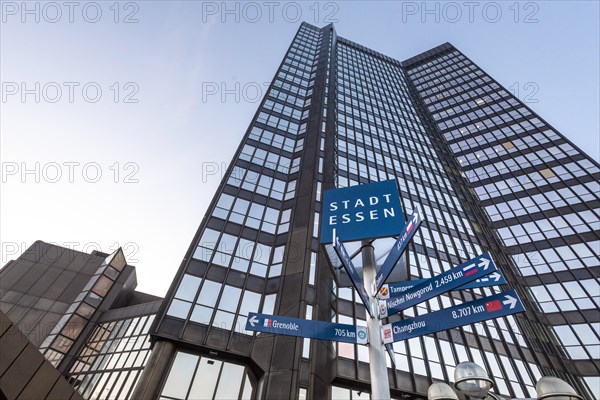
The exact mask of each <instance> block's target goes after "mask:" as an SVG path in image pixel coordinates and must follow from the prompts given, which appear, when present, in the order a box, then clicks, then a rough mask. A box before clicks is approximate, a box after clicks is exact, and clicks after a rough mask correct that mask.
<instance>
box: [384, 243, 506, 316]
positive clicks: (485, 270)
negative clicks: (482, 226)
mask: <svg viewBox="0 0 600 400" xmlns="http://www.w3.org/2000/svg"><path fill="white" fill-rule="evenodd" d="M496 271H497V268H496V265H495V264H494V262H493V261H492V256H490V253H488V252H485V253H483V254H482V255H480V256H479V257H476V258H474V259H472V260H469V261H466V262H464V263H462V264H460V265H458V266H456V267H454V268H452V269H449V270H448V271H446V272H442V273H441V274H439V275H437V276H434V277H433V278H429V279H427V280H425V281H424V282H421V283H419V284H417V285H415V286H413V287H412V288H410V289H407V290H405V291H404V292H402V293H401V294H400V295H399V296H397V297H393V298H390V299H388V300H380V301H379V318H385V317H387V316H388V315H392V314H396V313H399V312H400V311H402V310H406V309H407V308H409V307H412V306H414V305H417V304H419V303H422V302H424V301H426V300H429V299H431V298H434V297H437V296H439V295H440V294H442V293H445V292H447V291H449V290H453V289H456V288H458V287H460V286H462V285H464V284H466V283H469V282H471V281H474V280H475V279H478V278H481V277H482V276H485V275H487V274H490V273H492V272H496Z"/></svg>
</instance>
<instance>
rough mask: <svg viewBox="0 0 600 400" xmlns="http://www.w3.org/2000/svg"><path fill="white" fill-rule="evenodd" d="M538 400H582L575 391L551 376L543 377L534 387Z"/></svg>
mask: <svg viewBox="0 0 600 400" xmlns="http://www.w3.org/2000/svg"><path fill="white" fill-rule="evenodd" d="M535 391H536V392H537V397H538V400H542V399H545V400H575V399H579V400H583V397H582V396H580V395H578V394H577V392H576V391H575V389H573V388H572V387H571V385H569V384H568V383H567V382H565V381H563V380H562V379H559V378H555V377H553V376H543V377H541V378H540V380H539V381H538V383H537V384H536V385H535Z"/></svg>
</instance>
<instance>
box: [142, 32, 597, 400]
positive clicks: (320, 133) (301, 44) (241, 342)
mask: <svg viewBox="0 0 600 400" xmlns="http://www.w3.org/2000/svg"><path fill="white" fill-rule="evenodd" d="M599 178H600V170H599V168H598V165H597V163H595V162H594V161H593V160H591V159H590V158H589V157H588V156H587V155H585V153H583V152H581V151H580V150H579V149H577V148H576V147H575V146H574V145H573V144H572V143H570V142H569V141H568V140H567V139H565V138H564V137H563V136H562V135H560V134H559V133H558V132H556V131H555V130H554V129H553V128H552V127H550V126H549V125H547V124H546V123H545V122H544V121H543V120H542V119H541V118H540V117H539V116H537V115H536V114H535V113H534V112H533V111H532V110H530V109H529V108H527V107H526V106H525V105H523V104H522V103H521V102H520V101H519V100H518V99H516V98H515V97H514V96H513V95H512V94H511V93H510V92H508V91H507V90H505V89H504V88H502V86H500V85H499V84H498V83H497V82H495V81H494V80H493V79H492V78H491V77H489V76H488V75H487V74H486V73H485V72H484V71H483V70H481V69H480V68H478V67H477V66H476V65H475V64H473V63H472V62H471V61H470V60H469V59H468V58H467V57H465V56H464V55H463V54H462V53H460V52H459V51H458V50H456V49H455V48H454V47H453V46H451V45H449V44H445V45H442V46H439V47H437V48H435V49H432V50H430V51H428V52H426V53H423V54H421V55H419V56H416V57H414V58H412V59H409V60H406V61H404V62H399V61H397V60H394V59H392V58H390V57H387V56H385V55H382V54H380V53H377V52H375V51H373V50H370V49H367V48H365V47H363V46H360V45H358V44H356V43H353V42H351V41H349V40H347V39H344V38H341V37H338V36H337V34H336V32H335V30H334V28H333V26H331V25H329V26H327V27H325V28H322V29H318V28H316V27H313V26H310V25H308V24H302V25H301V27H300V29H299V30H298V33H297V34H296V36H295V38H294V39H293V41H292V44H291V46H290V48H289V49H288V51H287V53H286V55H285V57H284V58H283V61H282V63H281V65H280V67H279V69H278V71H277V73H276V75H275V77H274V79H273V81H272V83H271V86H270V87H269V89H268V91H267V93H266V95H265V98H264V99H263V101H262V103H261V105H260V107H259V110H258V112H257V115H256V117H255V118H254V119H253V121H252V123H251V125H250V127H249V129H248V131H247V132H246V135H245V136H244V138H243V140H242V142H241V144H240V147H239V148H238V151H237V152H236V155H235V157H234V159H233V160H232V163H231V166H230V168H229V170H228V171H227V174H226V176H225V177H224V179H223V181H222V183H221V185H220V187H219V189H218V192H217V193H216V194H215V197H214V200H213V202H212V204H211V206H210V208H209V212H208V214H207V216H206V218H205V219H204V220H203V222H202V224H201V226H200V228H199V230H198V233H197V234H196V237H195V238H194V240H193V242H192V244H191V246H190V249H189V251H188V253H187V254H186V257H185V260H184V262H183V263H182V266H181V268H180V270H179V272H178V274H177V276H176V279H175V280H174V282H173V284H172V286H171V288H170V290H169V293H168V294H167V297H166V299H165V301H164V303H163V305H162V307H161V310H160V311H159V313H158V315H157V318H156V320H155V321H154V325H153V327H152V335H153V338H154V340H155V341H168V342H171V343H174V344H175V346H176V348H177V351H176V352H175V353H173V354H172V355H171V356H169V357H170V359H169V365H170V368H169V371H170V372H169V371H165V372H164V373H165V378H164V379H163V380H162V381H161V383H160V389H159V391H158V392H157V393H159V395H160V396H161V398H164V399H187V398H215V399H217V398H253V396H255V395H256V394H257V393H262V394H261V398H298V399H306V398H328V397H329V398H344V399H350V398H352V399H354V398H366V397H365V396H368V391H369V389H368V388H369V381H368V362H369V356H368V350H367V347H365V346H360V345H353V344H347V343H331V342H323V341H317V340H309V339H302V338H291V337H283V336H273V335H266V334H257V333H254V332H248V331H245V329H244V328H245V325H246V320H247V315H248V313H249V312H262V313H266V314H276V315H286V316H291V317H299V318H306V319H319V320H327V321H333V322H339V323H345V324H355V325H362V326H364V325H366V322H365V309H364V306H363V305H362V303H361V302H360V300H359V297H358V294H357V293H356V292H355V291H354V290H353V289H352V288H350V287H342V286H341V285H340V286H339V287H338V285H336V284H335V282H334V280H333V278H332V274H331V272H330V269H329V267H328V265H327V260H326V259H327V257H326V255H325V254H324V252H323V251H322V250H321V248H320V246H319V218H320V211H321V195H322V192H323V190H326V189H329V188H334V187H347V186H353V185H357V184H363V183H368V182H375V181H381V180H386V179H396V180H397V182H398V187H399V188H400V191H401V193H400V194H401V198H402V202H403V208H404V211H405V214H407V215H408V214H410V213H411V211H412V210H413V209H414V208H415V206H417V205H418V206H419V207H420V208H421V210H423V211H424V213H425V215H426V217H425V222H424V223H423V225H422V226H421V228H420V230H419V232H418V233H417V234H416V236H415V238H414V240H413V242H412V243H411V245H410V246H409V251H408V252H407V253H408V254H407V255H405V261H406V265H407V266H408V267H409V269H408V273H409V279H410V278H414V279H418V278H428V277H431V276H433V275H436V274H439V273H440V272H442V271H445V270H447V269H449V268H451V267H453V266H454V265H457V264H459V263H461V262H463V261H466V260H468V259H470V258H473V257H475V256H477V255H479V254H481V253H483V252H484V251H490V252H491V254H492V255H493V257H494V260H495V262H496V264H497V265H498V266H499V268H500V269H501V270H502V272H503V274H504V275H505V277H506V279H507V281H508V283H509V286H510V287H512V288H514V289H516V290H517V291H518V292H519V294H520V296H521V298H522V299H523V300H524V303H525V305H526V308H527V309H528V311H527V313H526V314H523V315H518V316H509V317H503V318H498V319H495V320H490V321H486V322H483V323H478V324H474V325H467V326H463V327H461V328H455V329H451V330H447V331H444V332H440V333H437V334H434V335H428V336H424V337H420V338H414V339H410V340H408V341H404V342H398V343H395V344H394V346H393V350H394V357H395V366H393V365H392V363H391V362H389V361H388V367H389V368H395V369H396V371H395V373H394V374H391V375H390V376H391V377H393V379H392V380H391V382H390V385H391V388H392V396H393V397H395V398H418V397H423V396H424V395H425V393H426V391H427V387H428V386H429V384H430V383H432V382H433V381H434V380H443V381H447V382H450V381H452V380H453V374H454V368H455V366H456V364H457V363H459V362H462V361H474V362H476V363H478V364H480V365H481V366H484V368H485V369H486V370H487V371H489V373H490V375H491V377H492V379H493V380H494V383H495V386H494V387H495V392H496V393H498V394H501V395H505V396H510V397H520V398H524V397H535V383H536V381H537V380H538V379H539V378H540V377H541V376H543V375H554V376H559V377H561V378H563V379H565V380H567V381H568V382H570V383H571V384H572V385H573V386H574V387H576V388H577V390H578V392H580V393H583V394H585V395H586V396H588V397H590V398H592V397H594V396H596V397H598V394H597V392H596V393H594V390H597V387H594V384H595V383H596V382H598V379H597V377H598V376H599V375H600V370H599V369H598V360H599V359H600V354H599V352H600V336H599V330H600V328H599V323H600V316H599V315H598V306H599V305H600V299H599V294H600V293H599V291H600V286H599V283H598V282H599V281H598V276H599V271H600V268H599V267H600V263H599V261H600V256H599V246H600V234H599V231H600V220H599V215H600V212H599V210H600V197H599V196H598V191H599V186H598V180H599ZM393 243H394V238H387V239H377V240H375V241H374V243H373V244H374V247H375V252H376V257H377V259H378V261H379V262H382V261H383V259H385V257H386V255H387V253H388V252H389V250H390V248H391V247H392V245H393ZM346 245H347V248H348V250H349V253H350V254H353V253H356V252H357V250H358V249H359V247H360V244H359V243H358V242H357V243H346ZM353 261H354V263H355V265H356V266H357V267H358V268H361V264H362V261H361V259H360V257H355V258H354V260H353ZM505 289H506V287H504V288H500V287H487V288H479V289H471V290H463V291H453V292H450V293H447V294H445V295H442V296H439V297H438V298H435V299H432V300H429V301H427V302H424V303H422V304H420V305H418V306H416V307H413V308H411V309H408V310H405V311H404V312H403V313H402V315H398V316H392V317H390V321H395V320H398V319H400V318H405V317H411V316H416V315H422V314H426V313H428V312H432V311H436V310H439V309H441V308H446V307H450V306H454V305H458V304H461V303H463V302H466V301H470V300H473V299H476V298H480V297H483V296H488V295H492V294H495V293H499V292H502V291H503V290H505ZM200 377H203V378H200ZM254 377H256V379H255V378H254ZM223 379H228V380H229V381H230V382H231V385H227V386H225V385H222V382H224V380H223ZM204 380H207V381H206V382H208V383H207V384H206V385H203V383H202V382H204ZM234 383H235V384H234ZM588 385H589V386H588ZM198 396H200V397H198ZM202 396H204V397H202Z"/></svg>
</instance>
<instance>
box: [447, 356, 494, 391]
mask: <svg viewBox="0 0 600 400" xmlns="http://www.w3.org/2000/svg"><path fill="white" fill-rule="evenodd" d="M454 382H455V383H454V387H455V388H456V389H457V390H459V391H461V392H462V393H464V394H465V395H467V396H469V397H471V398H473V399H485V398H486V397H487V395H488V393H489V391H490V389H491V388H492V386H494V382H493V381H492V380H491V379H490V377H489V376H488V374H487V372H485V370H484V369H483V368H481V367H480V366H479V365H477V364H475V363H474V362H461V363H460V364H458V365H457V366H456V369H455V370H454Z"/></svg>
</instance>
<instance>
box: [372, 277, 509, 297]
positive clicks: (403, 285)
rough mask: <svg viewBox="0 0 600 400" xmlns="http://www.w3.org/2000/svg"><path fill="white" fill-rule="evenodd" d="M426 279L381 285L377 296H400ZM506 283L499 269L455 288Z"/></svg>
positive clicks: (473, 287) (461, 288) (462, 288)
mask: <svg viewBox="0 0 600 400" xmlns="http://www.w3.org/2000/svg"><path fill="white" fill-rule="evenodd" d="M426 280H427V279H413V280H412V281H406V282H396V283H388V284H385V285H383V286H382V287H381V289H379V293H378V294H377V297H379V299H381V300H386V299H389V298H391V297H398V296H400V295H401V294H402V293H403V292H405V291H406V290H408V289H410V288H412V287H414V286H416V285H418V284H419V283H422V282H425V281H426ZM506 284H507V282H506V279H504V277H503V276H502V274H501V273H500V271H499V270H498V271H496V272H492V273H491V274H489V275H486V276H484V277H483V278H479V279H475V280H474V281H473V282H470V283H467V284H466V285H462V286H460V287H457V288H456V289H454V290H465V289H475V288H480V287H488V286H497V285H506Z"/></svg>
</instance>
